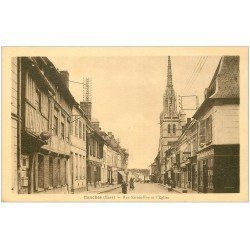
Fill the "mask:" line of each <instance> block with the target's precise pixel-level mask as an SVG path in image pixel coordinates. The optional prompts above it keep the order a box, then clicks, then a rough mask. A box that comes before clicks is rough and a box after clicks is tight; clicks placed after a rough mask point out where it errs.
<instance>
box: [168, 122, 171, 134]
mask: <svg viewBox="0 0 250 250" xmlns="http://www.w3.org/2000/svg"><path fill="white" fill-rule="evenodd" d="M168 133H169V134H170V133H171V126H170V124H168Z"/></svg>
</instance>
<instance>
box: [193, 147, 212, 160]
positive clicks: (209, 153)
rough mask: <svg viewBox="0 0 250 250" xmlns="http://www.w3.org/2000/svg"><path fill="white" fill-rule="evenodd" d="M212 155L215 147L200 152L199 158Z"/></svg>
mask: <svg viewBox="0 0 250 250" xmlns="http://www.w3.org/2000/svg"><path fill="white" fill-rule="evenodd" d="M210 155H214V149H213V148H212V149H210V150H207V151H203V152H201V153H199V154H198V155H197V159H198V160H199V159H202V158H204V157H207V156H210Z"/></svg>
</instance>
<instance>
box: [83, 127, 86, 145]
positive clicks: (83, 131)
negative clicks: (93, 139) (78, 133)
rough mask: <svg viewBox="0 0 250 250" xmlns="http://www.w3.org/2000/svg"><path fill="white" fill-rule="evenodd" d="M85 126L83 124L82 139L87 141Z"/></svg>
mask: <svg viewBox="0 0 250 250" xmlns="http://www.w3.org/2000/svg"><path fill="white" fill-rule="evenodd" d="M85 129H86V128H85V124H84V123H83V124H82V139H83V140H84V141H85Z"/></svg>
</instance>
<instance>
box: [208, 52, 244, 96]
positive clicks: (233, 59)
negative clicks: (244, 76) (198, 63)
mask: <svg viewBox="0 0 250 250" xmlns="http://www.w3.org/2000/svg"><path fill="white" fill-rule="evenodd" d="M239 60H240V58H239V56H223V57H222V60H221V62H220V64H219V66H218V67H219V70H218V71H217V72H216V73H217V75H215V76H216V79H215V81H216V92H215V93H214V94H213V95H211V96H210V98H239Z"/></svg>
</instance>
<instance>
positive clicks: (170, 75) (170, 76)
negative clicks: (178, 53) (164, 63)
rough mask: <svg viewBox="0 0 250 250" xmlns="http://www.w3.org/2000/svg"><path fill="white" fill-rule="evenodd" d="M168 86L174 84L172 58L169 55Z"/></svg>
mask: <svg viewBox="0 0 250 250" xmlns="http://www.w3.org/2000/svg"><path fill="white" fill-rule="evenodd" d="M167 86H171V87H172V86H173V83H172V68H171V58H170V56H168V77H167Z"/></svg>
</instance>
